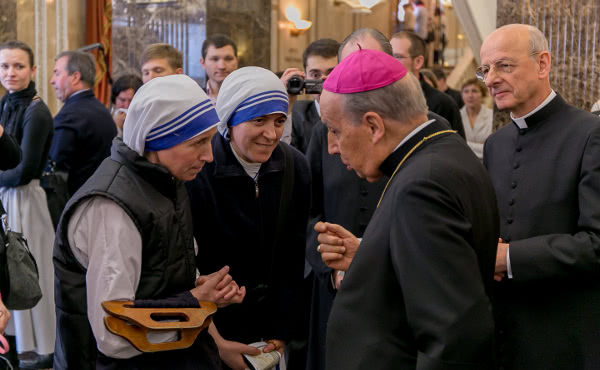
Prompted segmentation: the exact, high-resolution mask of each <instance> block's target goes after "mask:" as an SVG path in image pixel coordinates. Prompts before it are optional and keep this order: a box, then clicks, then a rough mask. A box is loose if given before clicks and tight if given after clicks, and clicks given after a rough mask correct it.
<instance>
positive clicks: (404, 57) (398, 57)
mask: <svg viewBox="0 0 600 370" xmlns="http://www.w3.org/2000/svg"><path fill="white" fill-rule="evenodd" d="M394 58H396V59H398V60H402V59H412V58H413V57H412V55H408V56H405V55H401V54H394Z"/></svg>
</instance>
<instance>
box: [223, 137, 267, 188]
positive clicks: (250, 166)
mask: <svg viewBox="0 0 600 370" xmlns="http://www.w3.org/2000/svg"><path fill="white" fill-rule="evenodd" d="M229 145H230V146H231V151H232V152H233V155H234V156H235V158H236V159H237V160H238V162H240V164H241V165H242V167H244V171H246V173H247V174H248V176H250V177H252V180H254V181H256V177H257V176H258V171H259V170H260V166H261V165H262V163H252V162H248V161H246V160H244V159H243V158H242V157H240V156H239V155H238V154H237V153H236V151H235V148H234V147H233V145H231V143H229Z"/></svg>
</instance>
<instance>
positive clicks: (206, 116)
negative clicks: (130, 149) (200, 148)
mask: <svg viewBox="0 0 600 370" xmlns="http://www.w3.org/2000/svg"><path fill="white" fill-rule="evenodd" d="M188 112H189V111H188ZM186 113H187V112H186ZM184 114H185V113H184ZM180 117H181V116H180ZM178 118H179V117H178ZM170 122H173V120H172V121H170ZM217 123H219V116H218V115H217V111H216V110H215V109H214V108H213V109H209V110H207V111H206V112H204V113H202V114H199V115H198V116H197V117H194V118H192V119H191V120H189V121H188V122H185V123H183V122H182V124H181V125H180V126H179V127H178V128H177V129H176V130H174V131H172V132H169V133H168V134H166V135H163V136H160V137H158V138H155V139H148V138H147V139H146V148H145V150H146V151H149V152H156V151H158V150H164V149H169V148H171V147H174V146H175V145H177V144H181V143H183V142H184V141H186V140H189V139H191V138H192V137H194V136H196V135H198V134H201V133H202V132H204V131H206V130H208V129H210V128H211V127H213V126H215V125H216V124H217ZM162 126H165V125H162ZM171 126H172V125H171Z"/></svg>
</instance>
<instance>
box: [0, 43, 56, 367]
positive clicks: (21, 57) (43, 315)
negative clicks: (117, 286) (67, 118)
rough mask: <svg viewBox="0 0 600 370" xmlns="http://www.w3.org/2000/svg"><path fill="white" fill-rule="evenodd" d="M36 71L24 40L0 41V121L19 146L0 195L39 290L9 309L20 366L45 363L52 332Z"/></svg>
mask: <svg viewBox="0 0 600 370" xmlns="http://www.w3.org/2000/svg"><path fill="white" fill-rule="evenodd" d="M34 75H35V65H34V63H33V52H32V51H31V48H30V47H29V46H28V45H27V44H25V43H23V42H20V41H8V42H5V43H4V44H2V45H0V82H1V83H2V86H3V87H4V88H5V89H6V90H7V91H8V94H6V95H5V96H4V97H3V98H2V100H1V101H0V122H1V123H2V125H3V126H4V130H5V131H6V133H8V134H10V135H12V136H13V137H14V138H15V140H16V141H17V143H18V144H19V145H20V146H21V151H22V152H23V158H22V161H21V163H20V164H19V165H18V166H17V167H15V168H14V169H11V170H6V171H0V200H1V201H2V204H3V205H4V208H5V209H6V212H7V214H8V226H9V227H10V228H11V229H12V230H14V231H17V232H21V233H23V235H25V237H26V238H27V242H28V245H29V249H30V250H31V253H32V254H33V256H34V257H35V259H36V262H37V266H38V270H39V276H40V287H41V288H42V294H43V297H42V299H41V301H40V302H39V303H38V304H37V306H35V307H34V308H33V309H31V310H23V311H14V312H12V316H13V320H12V321H11V322H10V323H9V325H8V327H7V333H10V334H13V335H16V341H17V342H16V343H17V345H16V347H17V351H18V352H19V353H20V354H24V353H25V352H29V353H27V356H24V357H22V360H21V361H20V363H19V366H20V367H21V368H49V367H51V366H52V354H53V352H54V339H55V336H56V324H55V321H56V319H55V315H54V272H53V269H52V243H53V240H54V228H53V227H52V221H51V219H50V213H49V211H48V204H47V200H46V193H45V192H44V189H42V187H41V186H40V177H41V175H42V171H43V169H44V167H45V166H46V161H47V158H48V151H49V150H50V143H51V141H52V135H53V123H52V116H51V115H50V111H49V110H48V107H47V106H46V104H45V103H44V102H43V101H42V100H41V99H40V98H39V97H38V96H37V95H36V94H37V92H36V90H35V83H34V82H33V81H32V78H33V76H34ZM20 357H21V356H20Z"/></svg>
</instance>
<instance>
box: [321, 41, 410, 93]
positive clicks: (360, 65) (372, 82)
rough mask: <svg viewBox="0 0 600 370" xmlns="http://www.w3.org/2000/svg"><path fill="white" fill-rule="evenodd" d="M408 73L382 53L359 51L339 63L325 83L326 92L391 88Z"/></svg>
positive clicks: (399, 64)
mask: <svg viewBox="0 0 600 370" xmlns="http://www.w3.org/2000/svg"><path fill="white" fill-rule="evenodd" d="M407 73H408V71H407V70H406V68H404V66H403V65H402V63H400V61H399V60H398V59H396V58H394V57H393V56H391V55H389V54H386V53H384V52H383V51H379V50H369V49H360V50H358V51H355V52H354V53H352V54H350V55H349V56H347V57H346V58H345V59H344V60H342V61H341V62H340V64H338V65H337V66H336V67H335V68H334V69H333V71H331V74H330V75H329V77H327V79H326V80H325V83H323V88H324V89H325V90H327V91H330V92H333V93H338V94H353V93H357V92H363V91H370V90H375V89H379V88H380V87H384V86H387V85H390V84H392V83H394V82H396V81H398V80H400V79H401V78H402V77H404V76H406V74H407Z"/></svg>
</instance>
